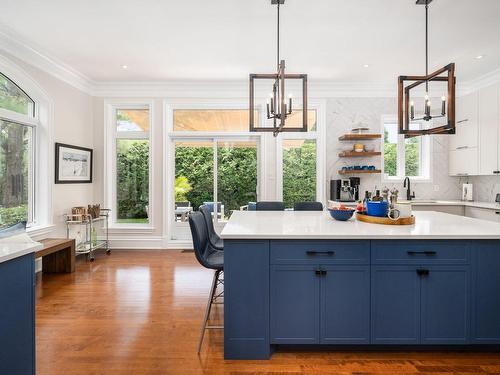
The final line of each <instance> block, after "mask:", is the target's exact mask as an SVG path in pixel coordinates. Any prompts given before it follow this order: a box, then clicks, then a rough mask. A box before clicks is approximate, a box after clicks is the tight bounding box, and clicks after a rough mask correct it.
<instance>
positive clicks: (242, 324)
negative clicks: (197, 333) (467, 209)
mask: <svg viewBox="0 0 500 375" xmlns="http://www.w3.org/2000/svg"><path fill="white" fill-rule="evenodd" d="M221 235H222V238H223V239H224V284H225V285H224V288H225V291H224V356H225V358H226V359H267V358H269V357H270V356H271V354H272V352H273V350H274V349H275V348H277V347H279V346H280V345H349V346H350V347H352V345H360V347H361V346H365V345H377V346H391V347H394V346H401V347H404V346H405V345H406V346H407V345H411V346H415V345H419V346H420V345H422V346H425V345H427V346H432V347H435V346H436V345H440V346H441V345H444V346H447V347H457V345H459V346H461V347H462V346H471V347H472V346H475V345H478V344H479V345H482V344H484V345H498V344H500V224H498V223H494V222H489V221H483V220H478V219H472V218H467V217H461V216H456V215H449V214H445V213H440V212H417V213H416V224H415V225H412V226H385V225H377V224H369V223H363V222H358V221H356V220H354V219H352V220H349V221H347V222H340V221H335V220H333V219H332V218H331V217H330V216H329V214H328V212H304V211H302V212H294V211H279V212H276V211H267V212H266V211H241V212H240V211H236V212H234V213H233V215H232V216H231V219H230V220H229V222H228V223H227V224H226V226H225V228H224V230H223V231H222V234H221Z"/></svg>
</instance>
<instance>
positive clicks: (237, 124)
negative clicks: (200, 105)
mask: <svg viewBox="0 0 500 375" xmlns="http://www.w3.org/2000/svg"><path fill="white" fill-rule="evenodd" d="M255 116H258V111H255ZM248 121H249V116H248V110H245V109H176V110H175V111H174V129H173V130H174V131H189V132H248Z"/></svg>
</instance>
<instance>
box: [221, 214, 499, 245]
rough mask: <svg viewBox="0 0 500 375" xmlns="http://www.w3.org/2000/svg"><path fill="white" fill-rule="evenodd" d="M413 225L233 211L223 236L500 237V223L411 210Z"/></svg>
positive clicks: (319, 237) (265, 237)
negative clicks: (414, 218) (413, 216)
mask: <svg viewBox="0 0 500 375" xmlns="http://www.w3.org/2000/svg"><path fill="white" fill-rule="evenodd" d="M414 215H415V217H416V223H415V224H414V225H381V224H371V223H364V222H360V221H357V220H356V219H355V217H353V218H352V219H350V220H348V221H337V220H334V219H333V218H332V217H331V216H330V214H329V213H328V211H322V212H318V211H234V212H233V214H232V215H231V218H230V219H229V222H228V223H227V224H226V226H225V227H224V229H223V230H222V233H221V237H222V238H223V239H397V238H399V239H500V223H495V222H492V221H486V220H480V219H473V218H469V217H464V216H458V215H450V214H446V213H442V212H431V211H420V212H414Z"/></svg>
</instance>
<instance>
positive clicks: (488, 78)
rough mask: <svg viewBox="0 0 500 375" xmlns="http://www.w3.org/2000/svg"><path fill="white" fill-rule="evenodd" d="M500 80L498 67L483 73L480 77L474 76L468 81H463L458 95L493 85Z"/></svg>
mask: <svg viewBox="0 0 500 375" xmlns="http://www.w3.org/2000/svg"><path fill="white" fill-rule="evenodd" d="M497 82H500V68H498V69H496V70H493V71H491V72H488V73H486V74H483V75H482V76H480V77H477V78H474V79H472V80H470V81H467V82H464V84H463V85H461V90H460V93H459V94H460V95H466V94H470V93H471V92H474V91H477V90H479V89H480V88H483V87H487V86H490V85H493V84H495V83H497Z"/></svg>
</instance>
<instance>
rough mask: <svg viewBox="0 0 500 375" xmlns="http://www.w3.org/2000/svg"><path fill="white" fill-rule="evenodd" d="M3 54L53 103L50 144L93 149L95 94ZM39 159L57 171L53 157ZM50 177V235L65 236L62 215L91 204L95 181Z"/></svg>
mask: <svg viewBox="0 0 500 375" xmlns="http://www.w3.org/2000/svg"><path fill="white" fill-rule="evenodd" d="M0 55H2V56H4V57H6V58H7V59H9V60H11V61H12V62H13V63H14V64H15V65H17V66H18V67H19V68H21V69H22V70H23V71H24V72H25V73H26V74H28V75H29V76H30V77H31V78H32V79H33V80H34V81H36V82H37V84H38V85H39V86H40V87H41V88H43V90H44V91H45V92H46V94H47V96H48V97H49V100H50V101H51V102H52V104H53V117H52V141H51V143H52V144H51V145H49V147H50V148H52V149H53V148H54V143H55V142H60V143H67V144H73V145H77V146H83V147H89V148H92V147H93V124H92V97H91V96H90V95H88V94H86V93H84V92H82V91H80V90H78V89H75V88H74V87H73V86H70V85H68V84H67V83H64V82H62V81H60V80H59V79H57V78H55V77H53V76H52V75H50V74H47V73H45V72H43V71H41V70H39V69H37V68H35V67H33V66H32V65H30V64H27V63H25V62H23V61H21V60H19V59H17V58H15V57H13V56H11V55H9V54H7V53H5V52H2V51H1V50H0ZM39 162H40V163H45V164H46V165H48V166H49V168H50V169H51V170H52V171H54V160H41V161H39ZM51 180H52V181H51V188H52V213H53V223H54V224H55V225H56V226H55V228H54V229H53V230H52V233H50V234H49V235H50V236H65V226H64V222H63V214H64V213H67V212H68V210H70V209H71V207H74V206H82V205H87V204H89V203H92V202H93V184H55V183H54V182H53V178H52V177H51ZM42 199H43V197H42ZM45 236H47V235H45Z"/></svg>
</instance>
